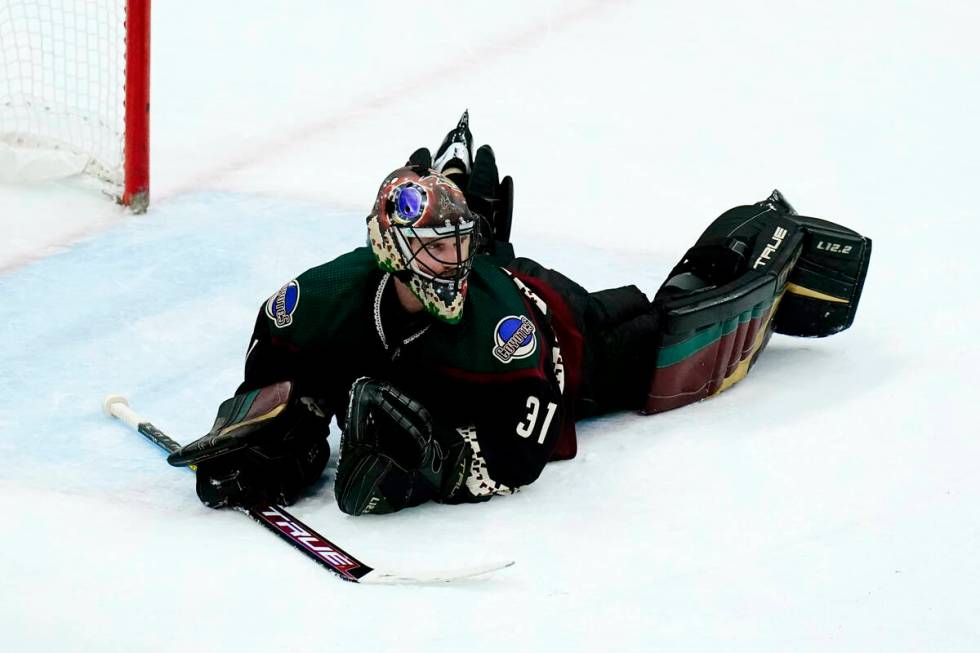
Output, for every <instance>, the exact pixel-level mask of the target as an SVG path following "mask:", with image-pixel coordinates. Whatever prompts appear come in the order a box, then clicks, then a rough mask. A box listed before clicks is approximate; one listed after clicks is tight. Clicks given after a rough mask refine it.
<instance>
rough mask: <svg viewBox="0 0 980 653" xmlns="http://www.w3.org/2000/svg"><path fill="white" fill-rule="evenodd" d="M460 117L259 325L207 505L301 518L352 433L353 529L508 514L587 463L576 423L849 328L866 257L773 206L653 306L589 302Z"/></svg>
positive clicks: (721, 224) (221, 412) (617, 294)
mask: <svg viewBox="0 0 980 653" xmlns="http://www.w3.org/2000/svg"><path fill="white" fill-rule="evenodd" d="M468 122H469V119H468V115H467V114H466V113H464V114H463V117H462V119H461V120H460V122H459V124H458V125H457V126H456V128H454V129H453V130H451V131H450V132H449V134H448V135H447V136H446V138H445V140H444V141H443V143H442V145H441V147H440V148H439V149H438V150H437V152H436V155H435V158H434V159H433V158H432V156H431V154H430V152H429V151H428V150H427V149H425V148H423V149H420V150H418V151H416V152H415V153H414V154H413V155H412V156H411V158H410V159H409V162H408V164H407V165H406V166H405V167H403V168H399V169H397V170H395V171H394V172H392V173H391V174H389V175H388V176H387V177H385V179H384V181H383V182H382V183H381V188H380V190H379V192H378V195H377V198H376V199H375V202H374V208H373V209H372V210H371V214H370V216H369V217H368V219H367V235H368V241H369V246H367V247H360V248H358V249H355V250H353V251H351V252H349V253H347V254H344V255H343V256H340V257H339V258H337V259H334V260H333V261H330V262H328V263H324V264H323V265H320V266H319V267H315V268H313V269H311V270H307V271H306V272H304V273H303V274H301V275H300V276H298V277H297V278H296V279H294V280H292V281H290V282H289V283H287V284H286V285H285V286H283V287H282V288H281V289H280V290H279V291H278V292H277V293H275V294H274V295H273V296H272V297H270V298H269V299H268V300H267V301H266V302H265V303H264V305H263V306H262V308H261V309H260V311H259V315H258V319H257V320H256V323H255V329H254V332H253V335H252V339H251V343H250V346H249V347H248V353H247V355H246V358H245V378H244V381H243V382H242V384H241V385H240V386H239V388H238V390H237V392H236V394H235V396H234V397H232V398H230V399H228V400H226V401H225V402H223V403H222V404H221V406H220V407H219V408H218V416H217V419H216V420H215V423H214V427H213V428H212V429H211V431H210V432H209V433H208V434H207V435H205V436H204V437H202V438H200V439H198V440H196V441H195V442H192V443H190V444H188V445H186V446H184V447H183V448H181V449H179V450H178V451H176V452H175V453H173V454H172V455H171V456H170V458H169V461H170V463H171V464H173V465H177V466H184V465H196V466H197V469H198V473H197V477H196V478H197V493H198V495H199V496H200V498H201V501H203V502H204V503H205V504H206V505H208V506H211V507H222V506H251V505H254V504H256V503H259V502H265V501H268V502H276V503H283V504H291V503H293V502H295V501H296V500H297V499H298V498H299V497H300V496H301V495H302V493H303V492H304V489H305V488H307V487H308V486H309V485H310V484H311V483H313V482H314V481H316V480H317V479H318V478H319V477H320V475H321V474H322V473H323V470H324V468H325V466H326V463H327V459H328V458H329V456H330V448H329V445H328V442H327V434H328V424H329V422H330V419H331V418H332V417H334V416H336V417H337V421H338V424H339V425H340V429H341V431H342V434H341V438H340V459H339V462H338V464H337V474H336V479H335V485H334V493H335V495H336V498H337V503H338V504H339V506H340V509H341V510H343V511H344V512H346V513H349V514H352V515H360V514H365V513H389V512H394V511H396V510H401V509H402V508H406V507H409V506H416V505H418V504H421V503H424V502H426V501H440V502H446V503H462V502H475V501H485V500H487V499H489V498H490V497H492V496H494V495H496V494H510V493H512V492H515V491H517V490H518V489H520V488H521V487H522V486H525V485H527V484H529V483H532V482H534V481H535V479H537V478H538V476H539V475H540V474H541V471H542V469H543V468H544V466H545V464H546V463H547V462H548V461H551V460H561V459H567V458H572V457H574V456H575V452H576V439H575V422H576V420H579V419H582V418H585V417H589V416H594V415H598V414H602V413H606V412H609V411H619V410H635V411H641V412H644V413H656V412H659V411H663V410H669V409H671V408H676V407H678V406H683V405H685V404H689V403H692V402H694V401H698V400H700V399H703V398H705V397H708V396H711V395H713V394H716V393H718V392H720V391H722V390H724V389H726V388H728V387H730V386H731V385H732V384H734V383H737V382H738V381H739V380H741V379H742V378H743V377H745V375H746V374H747V373H748V371H749V368H750V367H751V366H752V364H753V363H754V362H755V360H756V359H757V358H758V356H759V354H760V353H761V352H762V350H763V349H764V348H765V346H766V343H767V342H768V340H769V337H770V335H771V334H772V332H773V331H775V332H778V333H784V334H788V335H794V336H805V337H806V336H810V337H812V336H827V335H832V334H834V333H837V332H839V331H842V330H844V329H846V328H847V327H849V326H850V325H851V323H852V321H853V320H854V314H855V311H856V310H857V305H858V300H859V299H860V295H861V289H862V286H863V285H864V279H865V274H866V272H867V267H868V261H869V259H870V255H871V241H870V240H869V239H868V238H865V237H862V236H860V235H859V234H857V233H855V232H853V231H851V230H849V229H846V228H844V227H841V226H840V225H837V224H834V223H832V222H828V221H826V220H819V219H816V218H809V217H803V216H800V215H799V214H797V212H796V211H795V210H794V209H793V207H792V206H790V204H789V203H788V202H787V201H786V200H785V199H784V198H783V197H782V196H781V195H780V193H779V192H778V191H774V192H773V193H772V195H770V196H769V197H768V198H767V199H765V200H763V201H761V202H757V203H755V204H750V205H746V206H738V207H735V208H733V209H731V210H729V211H726V212H725V213H723V214H722V215H721V216H720V217H719V218H717V219H716V220H715V221H714V222H712V223H711V224H710V225H709V226H708V228H707V229H706V230H705V231H704V233H703V234H702V235H701V237H700V238H699V239H698V240H697V242H696V243H695V244H694V246H693V247H692V248H691V249H689V250H688V251H687V253H686V254H684V257H683V258H682V259H681V261H680V263H678V265H677V266H675V267H674V269H673V270H672V271H671V272H670V274H669V275H668V277H667V281H666V282H665V283H664V284H663V285H662V286H661V288H660V289H659V290H658V292H657V294H656V296H655V298H654V300H653V301H652V302H651V301H650V300H649V299H648V298H647V297H646V296H645V295H644V294H643V293H642V292H641V291H640V290H639V289H638V288H637V287H636V286H625V287H622V288H615V289H609V290H602V291H599V292H593V293H590V292H588V291H587V290H585V289H584V288H583V287H582V286H580V285H578V284H577V283H575V282H574V281H572V280H570V279H568V278H567V277H565V276H563V275H561V274H559V273H558V272H555V271H553V270H550V269H547V268H544V267H542V266H541V265H539V264H538V263H535V262H534V261H531V260H529V259H526V258H515V257H514V253H513V252H514V250H513V247H512V246H511V245H510V243H509V240H510V225H511V214H512V206H513V182H512V180H511V178H510V177H504V179H503V180H501V179H499V176H498V172H497V165H496V161H495V158H494V153H493V151H492V150H491V149H490V147H488V146H483V147H481V148H479V149H478V150H477V151H476V154H475V156H474V155H473V152H472V136H471V133H470V130H469V124H468Z"/></svg>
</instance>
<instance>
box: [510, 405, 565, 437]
mask: <svg viewBox="0 0 980 653" xmlns="http://www.w3.org/2000/svg"><path fill="white" fill-rule="evenodd" d="M557 408H558V404H556V403H555V402H553V401H552V402H548V406H547V408H545V415H544V421H543V422H542V423H541V430H540V431H539V432H538V444H544V439H545V437H546V436H547V435H548V427H549V426H551V419H552V418H553V417H554V416H555V409H557ZM527 409H528V413H527V417H525V418H524V421H522V422H519V423H518V424H517V435H519V436H521V437H522V438H529V437H531V435H532V434H533V433H534V431H535V427H536V426H537V424H538V416H539V415H540V413H541V400H540V399H538V398H537V397H535V396H534V395H531V396H530V397H528V398H527Z"/></svg>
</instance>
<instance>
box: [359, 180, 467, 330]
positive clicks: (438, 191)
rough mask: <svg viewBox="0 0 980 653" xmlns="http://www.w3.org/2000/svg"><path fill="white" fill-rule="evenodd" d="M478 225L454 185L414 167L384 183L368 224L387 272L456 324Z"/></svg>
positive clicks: (439, 315) (374, 247) (431, 309)
mask: <svg viewBox="0 0 980 653" xmlns="http://www.w3.org/2000/svg"><path fill="white" fill-rule="evenodd" d="M478 219H479V218H478V217H477V216H476V215H475V214H473V213H472V212H470V209H469V207H467V206H466V199H465V198H464V197H463V192H462V191H461V190H460V189H459V188H458V187H457V186H456V185H455V184H454V183H453V182H451V181H449V179H447V178H446V177H444V176H443V175H441V174H439V173H437V172H436V171H434V170H430V169H428V168H424V167H422V166H408V167H404V168H399V169H398V170H395V171H394V172H392V173H391V174H390V175H388V176H387V177H385V180H384V182H382V184H381V188H380V189H379V191H378V197H377V199H376V200H375V202H374V209H373V210H372V211H371V215H370V216H369V217H368V221H367V222H368V240H369V241H370V243H371V249H372V250H374V256H375V258H376V259H377V261H378V265H379V267H381V269H382V270H385V271H386V272H391V273H392V274H394V275H395V276H396V277H397V278H399V279H401V280H402V281H403V282H404V283H405V284H406V285H407V286H408V288H409V289H410V290H411V291H412V293H413V294H414V295H415V296H416V297H417V298H418V299H419V301H421V302H422V305H423V306H425V309H426V310H427V311H428V312H429V313H431V314H433V315H435V316H436V317H437V318H439V319H441V320H443V321H445V322H449V323H455V322H458V321H459V319H460V318H461V317H462V314H463V301H464V300H465V298H466V286H467V276H468V275H469V273H470V269H471V267H472V265H473V256H474V254H475V253H476V250H477V247H478V243H477V242H475V239H476V238H478V236H479V230H478V229H477V220H478ZM426 261H431V262H435V263H436V264H437V265H436V268H438V269H434V268H433V266H432V264H431V263H430V264H427V263H426Z"/></svg>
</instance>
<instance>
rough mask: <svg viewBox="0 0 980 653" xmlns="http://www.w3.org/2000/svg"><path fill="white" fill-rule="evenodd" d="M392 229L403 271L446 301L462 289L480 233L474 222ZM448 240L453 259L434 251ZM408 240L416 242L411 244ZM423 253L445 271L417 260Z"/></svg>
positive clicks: (448, 302) (471, 264) (453, 297)
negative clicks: (427, 285) (403, 267)
mask: <svg viewBox="0 0 980 653" xmlns="http://www.w3.org/2000/svg"><path fill="white" fill-rule="evenodd" d="M391 232H392V236H393V237H394V241H395V246H396V247H397V249H398V253H399V254H400V255H401V259H402V262H403V264H404V266H405V270H406V271H408V272H411V273H412V274H415V275H417V276H419V277H421V278H422V279H424V280H425V281H426V282H427V283H428V284H430V285H431V287H432V290H433V291H434V292H435V294H436V296H437V297H438V298H439V299H441V300H442V301H444V302H445V303H446V304H450V303H452V301H453V300H454V299H455V297H456V295H457V294H458V293H460V292H461V291H462V290H463V283H464V282H465V281H466V277H467V276H468V275H469V273H470V269H471V268H472V267H473V256H474V254H475V252H476V249H477V243H476V242H474V240H475V239H476V237H477V234H478V233H479V230H478V229H476V222H475V221H466V222H462V221H461V222H458V223H456V224H448V223H447V224H446V225H444V226H441V227H421V228H420V227H394V228H392V230H391ZM447 240H448V241H450V242H451V244H452V247H449V248H448V251H449V252H451V255H452V256H453V258H452V259H446V258H443V257H444V256H445V254H439V253H437V252H436V250H437V249H438V248H437V247H436V245H437V244H439V243H442V242H444V241H447ZM411 241H415V243H417V244H416V245H415V246H414V247H413V243H412V242H411ZM467 241H468V242H467ZM423 253H424V254H425V255H426V256H427V257H428V258H429V259H431V260H433V261H436V262H438V263H440V264H441V265H443V266H445V270H443V271H441V272H440V271H436V270H433V269H432V268H431V267H429V265H428V264H427V263H426V262H425V261H424V260H422V259H420V255H422V254H423Z"/></svg>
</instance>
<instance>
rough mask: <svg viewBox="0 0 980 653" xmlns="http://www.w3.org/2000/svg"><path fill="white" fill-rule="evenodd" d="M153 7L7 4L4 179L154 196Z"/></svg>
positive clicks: (102, 1) (105, 2)
mask: <svg viewBox="0 0 980 653" xmlns="http://www.w3.org/2000/svg"><path fill="white" fill-rule="evenodd" d="M148 114H149V0H0V176H2V179H3V180H5V181H34V180H38V179H43V178H55V177H64V176H68V175H71V174H76V173H85V174H89V175H92V176H93V177H95V178H98V179H100V180H102V182H104V184H105V188H106V190H107V191H108V192H110V193H111V194H112V195H113V196H115V197H116V198H117V199H118V200H119V201H121V202H122V203H124V204H127V205H130V206H132V208H134V209H135V210H137V211H142V210H144V209H145V208H146V203H147V202H148V196H149V165H148V159H149V153H148V149H149V148H148V139H149V133H148V132H149V129H148V127H149V115H148Z"/></svg>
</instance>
